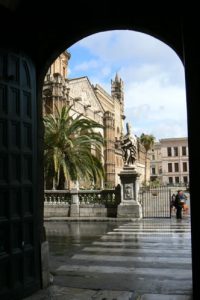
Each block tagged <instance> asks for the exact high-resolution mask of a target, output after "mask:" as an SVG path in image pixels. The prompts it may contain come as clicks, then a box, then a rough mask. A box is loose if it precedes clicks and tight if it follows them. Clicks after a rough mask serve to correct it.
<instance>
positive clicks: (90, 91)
mask: <svg viewBox="0 0 200 300" xmlns="http://www.w3.org/2000/svg"><path fill="white" fill-rule="evenodd" d="M69 59H70V54H69V53H68V52H67V51H66V52H64V53H62V54H61V55H60V56H59V57H58V58H57V59H56V60H55V61H54V63H53V64H52V65H51V67H50V68H49V70H48V72H47V74H46V76H45V80H44V86H43V113H44V114H47V113H49V112H53V113H54V111H55V105H56V106H57V107H58V108H61V107H62V106H63V105H70V106H72V112H73V114H82V116H83V117H84V118H89V119H92V120H94V121H96V122H97V123H100V124H102V125H104V129H102V130H100V132H101V134H102V135H103V136H104V139H105V146H104V149H102V160H103V164H104V168H105V180H104V182H102V183H99V187H101V188H114V187H115V186H116V185H118V184H119V176H118V174H119V173H120V171H121V170H122V169H123V166H124V162H123V157H122V151H121V147H120V141H121V138H122V137H123V135H124V119H125V115H124V83H123V81H122V79H121V78H120V77H119V75H118V74H116V76H115V79H114V80H111V94H108V93H107V92H106V91H105V90H104V89H103V88H102V87H101V86H100V85H98V84H96V85H95V86H94V85H92V84H91V82H90V80H89V79H88V77H87V76H84V77H80V78H72V79H70V78H68V74H67V71H68V62H69ZM98 130H99V129H98ZM148 166H149V164H148ZM137 167H138V170H139V172H140V173H141V179H140V180H141V182H142V181H143V179H144V168H145V151H144V149H143V146H142V145H138V161H137ZM147 173H149V172H147ZM82 184H83V188H84V183H82ZM87 188H88V186H87Z"/></svg>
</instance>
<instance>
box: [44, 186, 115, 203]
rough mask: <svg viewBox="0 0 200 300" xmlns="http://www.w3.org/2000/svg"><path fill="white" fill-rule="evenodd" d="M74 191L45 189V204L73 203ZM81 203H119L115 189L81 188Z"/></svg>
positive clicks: (79, 195)
mask: <svg viewBox="0 0 200 300" xmlns="http://www.w3.org/2000/svg"><path fill="white" fill-rule="evenodd" d="M73 194H74V191H69V190H45V191H44V202H45V204H71V202H72V195H73ZM77 194H78V197H79V202H80V204H102V205H105V206H115V205H118V201H117V199H116V196H115V190H114V189H111V190H79V191H77Z"/></svg>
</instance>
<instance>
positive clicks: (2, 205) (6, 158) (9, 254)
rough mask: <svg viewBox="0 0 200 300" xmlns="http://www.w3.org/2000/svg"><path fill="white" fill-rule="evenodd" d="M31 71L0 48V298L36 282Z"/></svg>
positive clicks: (35, 285) (33, 287)
mask: <svg viewBox="0 0 200 300" xmlns="http://www.w3.org/2000/svg"><path fill="white" fill-rule="evenodd" d="M36 122H37V115H36V98H35V71H34V67H33V65H32V63H31V61H29V60H28V59H27V58H25V57H24V56H22V55H16V54H13V53H10V54H8V53H3V52H2V51H0V299H12V300H14V299H22V298H23V297H24V296H25V295H28V294H30V293H31V292H32V291H34V290H36V289H38V288H39V286H40V276H39V274H40V271H39V270H40V262H39V256H40V243H39V236H38V234H37V228H38V227H37V224H38V210H37V209H36V208H37V205H38V203H37V201H38V197H37V186H36V174H37V157H36V153H37V149H36V147H37V143H36V142H37V139H36Z"/></svg>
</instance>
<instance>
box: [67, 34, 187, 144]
mask: <svg viewBox="0 0 200 300" xmlns="http://www.w3.org/2000/svg"><path fill="white" fill-rule="evenodd" d="M67 50H68V51H69V52H70V54H71V58H70V60H69V74H68V77H69V78H76V77H82V76H88V78H89V80H90V82H91V83H92V84H94V85H95V84H99V85H101V86H102V87H103V88H104V89H105V90H106V91H107V92H108V93H109V94H110V93H111V79H114V78H115V74H116V72H117V73H118V75H119V77H121V78H122V80H123V81H124V96H125V97H124V99H125V115H126V119H125V123H126V122H129V123H130V124H131V127H132V131H133V133H134V134H135V135H137V136H140V135H141V133H145V134H153V135H154V136H155V138H156V140H159V139H161V138H172V137H186V136H187V113H186V95H185V80H184V68H183V65H182V62H181V61H180V59H179V57H178V56H177V54H176V53H175V52H174V51H173V50H172V49H171V48H170V47H169V46H167V45H166V44H164V43H163V42H161V41H160V40H158V39H155V38H153V37H151V36H149V35H146V34H143V33H140V32H135V31H129V30H121V31H120V30H116V31H107V32H101V33H97V34H94V35H91V36H89V37H87V38H84V39H82V40H80V41H79V42H78V43H76V44H74V45H73V46H71V47H70V48H68V49H67Z"/></svg>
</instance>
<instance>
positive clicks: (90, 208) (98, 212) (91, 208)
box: [44, 203, 112, 218]
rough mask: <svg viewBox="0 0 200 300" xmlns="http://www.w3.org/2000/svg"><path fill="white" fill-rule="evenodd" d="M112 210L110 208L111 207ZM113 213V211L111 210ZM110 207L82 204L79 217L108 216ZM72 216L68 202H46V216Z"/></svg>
mask: <svg viewBox="0 0 200 300" xmlns="http://www.w3.org/2000/svg"><path fill="white" fill-rule="evenodd" d="M109 212H110V209H109ZM111 213H112V212H111ZM108 214H109V213H108V209H107V208H106V207H105V205H102V204H80V205H79V217H88V218H90V217H107V216H108ZM50 217H53V218H56V217H58V218H59V217H70V205H69V204H68V203H66V204H61V203H54V204H49V203H45V204H44V218H50Z"/></svg>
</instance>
